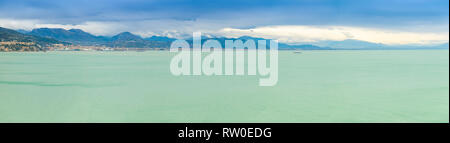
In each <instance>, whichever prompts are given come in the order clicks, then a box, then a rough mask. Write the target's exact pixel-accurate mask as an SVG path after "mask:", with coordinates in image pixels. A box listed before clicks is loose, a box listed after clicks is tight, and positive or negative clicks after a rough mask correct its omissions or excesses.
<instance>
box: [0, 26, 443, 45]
mask: <svg viewBox="0 0 450 143" xmlns="http://www.w3.org/2000/svg"><path fill="white" fill-rule="evenodd" d="M0 30H1V31H8V32H6V33H14V34H13V35H16V36H11V35H9V36H8V35H5V34H3V35H0V40H3V41H5V40H8V39H9V40H14V38H16V40H17V41H35V42H36V43H40V44H52V43H64V44H74V45H83V46H107V47H113V48H114V47H122V48H169V47H170V44H171V42H172V41H174V40H176V39H174V38H169V37H164V36H151V37H146V38H142V37H141V36H138V35H135V34H133V33H130V32H122V33H119V34H117V35H115V36H112V37H108V36H95V35H93V34H90V33H88V32H85V31H83V30H81V29H70V30H65V29H61V28H38V29H33V30H32V31H25V30H18V31H19V32H17V31H14V30H10V29H6V28H1V27H0ZM3 33H5V32H3ZM18 37H22V39H20V38H19V39H17V38H18ZM209 39H214V40H218V41H219V42H220V43H222V46H223V47H224V45H223V44H224V43H225V40H237V39H240V40H243V41H245V40H249V39H252V40H255V41H256V40H268V39H264V38H256V37H250V36H242V37H239V38H226V37H202V41H206V40H209ZM186 40H187V41H188V42H189V43H191V44H192V38H188V39H186ZM448 47H449V45H448V43H445V44H440V45H427V46H423V45H396V46H392V45H385V44H380V43H371V42H365V41H359V40H343V41H319V42H313V43H302V44H297V45H293V44H286V43H282V42H280V43H279V45H278V48H279V49H280V50H296V49H300V50H366V49H367V50H376V49H383V50H385V49H448Z"/></svg>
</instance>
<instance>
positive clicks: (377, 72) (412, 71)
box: [0, 50, 449, 123]
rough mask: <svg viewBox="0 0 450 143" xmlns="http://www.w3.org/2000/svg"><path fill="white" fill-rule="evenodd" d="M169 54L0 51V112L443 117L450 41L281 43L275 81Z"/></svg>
mask: <svg viewBox="0 0 450 143" xmlns="http://www.w3.org/2000/svg"><path fill="white" fill-rule="evenodd" d="M173 55H174V54H172V53H169V52H164V51H148V52H47V53H43V52H40V53H0V122H445V123H448V122H449V53H448V50H429V51H428V50H402V51H394V50H389V51H382V50H380V51H356V50H355V51H304V52H303V53H301V54H294V53H293V52H292V51H280V53H279V80H278V84H277V85H276V86H273V87H259V86H258V79H259V77H258V76H210V77H207V76H181V77H176V76H172V75H171V73H170V71H169V63H170V60H171V58H172V56H173Z"/></svg>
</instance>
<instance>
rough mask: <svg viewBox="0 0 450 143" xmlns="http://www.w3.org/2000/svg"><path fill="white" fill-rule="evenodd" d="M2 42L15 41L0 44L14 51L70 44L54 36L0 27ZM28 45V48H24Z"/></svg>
mask: <svg viewBox="0 0 450 143" xmlns="http://www.w3.org/2000/svg"><path fill="white" fill-rule="evenodd" d="M0 42H13V43H14V44H5V43H2V44H1V45H0V46H2V49H3V48H7V49H9V50H12V51H20V50H30V51H43V50H46V47H47V46H50V45H53V44H66V45H67V44H70V43H66V42H61V41H58V40H55V39H52V38H45V37H40V36H34V35H28V34H23V33H20V32H17V31H15V30H11V29H7V28H2V27H0ZM24 47H27V48H24Z"/></svg>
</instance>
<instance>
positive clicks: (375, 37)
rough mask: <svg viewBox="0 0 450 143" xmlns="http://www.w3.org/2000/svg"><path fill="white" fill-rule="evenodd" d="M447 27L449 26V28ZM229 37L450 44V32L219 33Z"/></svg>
mask: <svg viewBox="0 0 450 143" xmlns="http://www.w3.org/2000/svg"><path fill="white" fill-rule="evenodd" d="M447 26H448V25H447ZM219 33H220V34H221V35H225V36H228V37H239V36H243V35H248V36H256V37H262V38H268V39H277V40H279V41H281V42H286V43H309V42H318V41H323V40H334V41H342V40H347V39H354V40H361V41H367V42H373V43H382V44H389V45H398V44H440V43H447V42H448V39H449V32H448V31H444V32H437V33H426V32H408V31H396V30H389V29H374V28H361V27H348V26H302V25H282V26H265V27H257V28H252V29H235V28H224V29H222V30H220V32H219Z"/></svg>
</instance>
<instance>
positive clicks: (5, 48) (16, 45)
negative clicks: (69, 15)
mask: <svg viewBox="0 0 450 143" xmlns="http://www.w3.org/2000/svg"><path fill="white" fill-rule="evenodd" d="M41 48H43V49H44V50H39V49H41ZM151 50H152V51H155V50H156V51H164V50H166V49H165V48H133V47H108V46H104V45H103V46H82V45H64V44H51V45H48V46H46V47H42V46H41V45H39V44H36V43H35V42H17V41H0V52H11V51H17V52H27V51H29V52H37V51H138V52H139V51H151Z"/></svg>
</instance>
